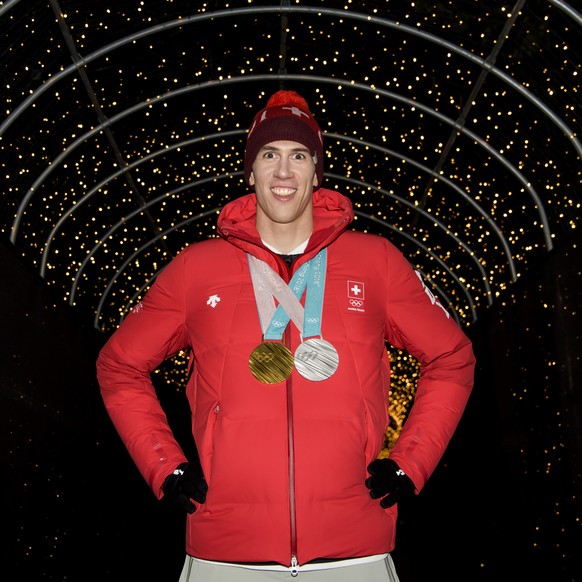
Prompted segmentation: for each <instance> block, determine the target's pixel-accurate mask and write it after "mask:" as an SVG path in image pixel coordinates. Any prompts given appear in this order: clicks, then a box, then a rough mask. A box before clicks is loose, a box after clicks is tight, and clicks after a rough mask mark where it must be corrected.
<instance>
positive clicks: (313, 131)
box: [244, 91, 323, 189]
mask: <svg viewBox="0 0 582 582" xmlns="http://www.w3.org/2000/svg"><path fill="white" fill-rule="evenodd" d="M277 140H289V141H296V142H297V143H300V144H302V145H304V146H305V147H306V148H309V151H310V152H311V155H312V156H313V160H314V161H315V173H316V174H317V186H316V187H315V189H317V188H319V187H320V186H321V182H322V181H323V135H322V133H321V129H319V125H317V122H316V121H315V119H314V117H313V115H312V113H311V111H309V107H308V105H307V101H305V99H304V98H303V97H301V95H299V94H298V93H296V92H295V91H277V92H276V93H275V94H273V95H272V96H271V98H270V99H269V100H268V101H267V106H266V107H265V108H264V109H261V111H259V112H258V113H257V114H256V115H255V118H254V120H253V124H252V125H251V128H250V129H249V132H248V134H247V146H246V151H245V167H244V172H245V180H246V181H247V183H248V182H249V180H250V177H251V171H252V169H253V164H254V162H255V158H256V157H257V154H258V153H259V150H260V149H261V148H262V147H263V146H264V145H265V144H268V143H270V142H272V141H277Z"/></svg>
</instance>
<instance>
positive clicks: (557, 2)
mask: <svg viewBox="0 0 582 582" xmlns="http://www.w3.org/2000/svg"><path fill="white" fill-rule="evenodd" d="M19 2H20V0H5V2H4V3H3V4H2V5H1V6H0V17H2V16H3V15H4V13H5V12H8V11H9V10H10V9H11V8H14V5H15V4H18V3H19ZM547 2H548V4H553V5H554V6H555V7H556V8H558V9H559V10H562V11H563V12H564V13H565V14H566V15H568V16H569V17H570V18H573V19H574V20H575V21H576V22H577V23H578V24H582V16H581V15H580V13H579V12H578V11H577V10H575V9H574V8H572V7H571V6H570V5H569V4H568V3H567V2H562V0H547Z"/></svg>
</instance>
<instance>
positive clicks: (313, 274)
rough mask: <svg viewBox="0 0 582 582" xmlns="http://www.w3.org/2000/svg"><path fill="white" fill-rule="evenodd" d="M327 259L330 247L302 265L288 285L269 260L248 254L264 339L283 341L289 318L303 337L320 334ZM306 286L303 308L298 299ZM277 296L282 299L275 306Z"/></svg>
mask: <svg viewBox="0 0 582 582" xmlns="http://www.w3.org/2000/svg"><path fill="white" fill-rule="evenodd" d="M326 258H327V250H326V249H323V250H321V251H320V252H319V253H318V255H317V256H316V257H314V258H313V259H311V260H310V261H308V262H307V263H305V264H303V265H302V266H301V268H300V269H299V270H298V271H296V272H295V274H294V275H293V278H292V279H291V281H290V282H289V285H287V284H286V283H285V281H283V279H282V278H281V277H280V276H279V274H278V273H276V272H275V271H274V270H273V269H271V267H269V265H267V263H265V262H264V261H261V260H260V259H257V258H256V257H253V256H252V255H250V254H248V259H249V267H250V272H251V279H252V282H253V288H254V292H255V301H256V303H257V311H258V312H259V320H260V322H261V329H262V331H263V338H264V339H268V340H280V339H281V338H282V337H283V332H284V331H285V328H286V327H287V325H288V323H289V320H290V319H291V320H293V323H294V324H295V326H296V327H297V329H299V330H301V331H302V333H303V336H304V337H312V336H316V335H317V336H319V335H320V332H321V312H322V309H323V292H324V288H325V269H326ZM306 288H307V295H306V297H305V309H304V308H303V306H302V305H301V303H300V302H299V299H300V298H301V296H302V295H303V292H304V291H305V289H306ZM274 298H276V299H277V300H278V301H279V305H278V307H276V308H275V302H274ZM305 316H306V317H305Z"/></svg>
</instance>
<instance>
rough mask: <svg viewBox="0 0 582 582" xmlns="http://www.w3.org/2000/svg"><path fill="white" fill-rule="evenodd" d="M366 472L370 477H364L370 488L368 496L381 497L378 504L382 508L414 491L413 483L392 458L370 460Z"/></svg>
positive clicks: (390, 505)
mask: <svg viewBox="0 0 582 582" xmlns="http://www.w3.org/2000/svg"><path fill="white" fill-rule="evenodd" d="M368 473H370V475H371V477H368V478H367V479H366V487H367V488H368V489H369V490H370V497H371V498H372V499H378V498H379V497H382V499H381V500H380V505H381V506H382V507H383V508H384V509H386V508H387V507H392V506H393V505H394V504H395V503H397V502H398V501H400V500H401V499H403V498H404V497H408V496H410V495H412V494H413V493H414V489H415V487H414V483H413V482H412V481H411V479H410V477H408V475H407V474H406V473H405V472H404V471H403V470H402V469H401V468H400V467H399V466H398V465H397V464H396V463H395V462H394V461H393V460H392V459H376V460H375V461H372V462H371V463H370V464H369V465H368Z"/></svg>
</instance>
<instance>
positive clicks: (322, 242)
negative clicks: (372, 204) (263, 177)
mask: <svg viewBox="0 0 582 582" xmlns="http://www.w3.org/2000/svg"><path fill="white" fill-rule="evenodd" d="M312 203H313V219H314V226H313V233H312V234H311V237H310V239H309V244H308V246H307V248H306V249H305V254H307V253H310V252H311V251H313V250H316V251H318V250H319V249H321V248H323V247H324V246H327V245H328V244H330V243H331V242H333V241H334V240H335V239H336V238H337V237H338V236H339V235H340V234H341V233H342V232H344V231H345V230H346V228H347V227H348V225H349V224H350V223H351V222H352V220H353V219H354V211H353V208H352V203H351V201H350V199H349V198H347V197H346V196H344V195H343V194H340V193H339V192H335V191H334V190H327V189H326V188H319V189H318V190H316V191H315V192H313V197H312ZM256 216H257V198H256V196H255V194H254V193H251V194H247V195H245V196H241V197H240V198H237V199H236V200H233V201H232V202H229V203H228V204H226V206H224V208H223V209H222V211H221V212H220V215H219V217H218V222H217V227H218V234H219V235H220V236H221V237H222V238H223V239H225V240H227V241H228V242H230V243H231V244H233V245H235V246H237V247H239V248H241V249H243V250H244V251H245V252H253V250H254V251H255V252H254V253H253V254H256V247H257V246H258V247H261V248H265V247H264V245H263V243H262V242H261V237H260V236H259V233H258V231H257V228H256Z"/></svg>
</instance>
